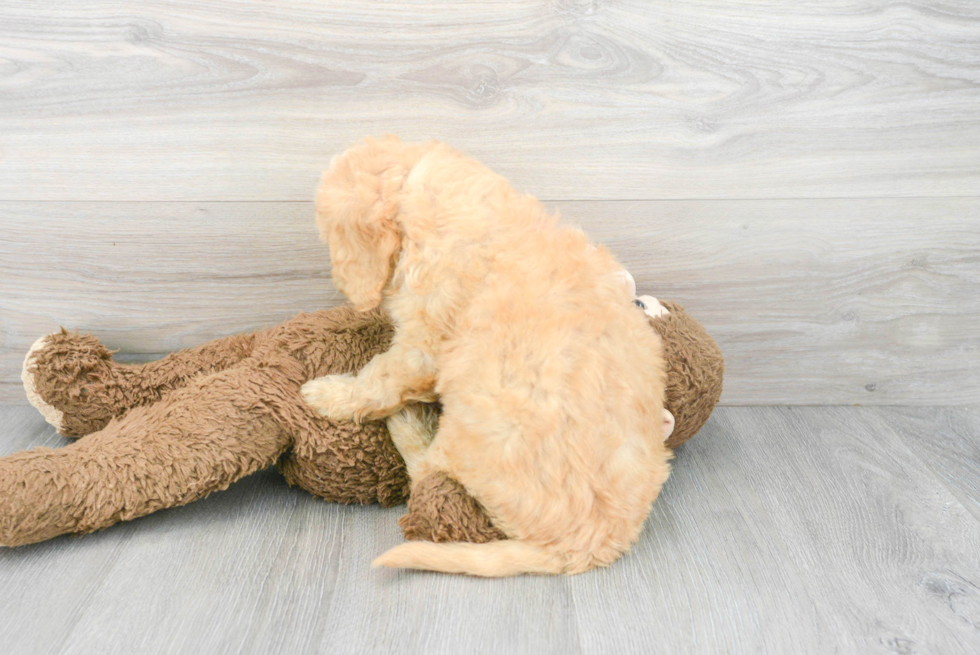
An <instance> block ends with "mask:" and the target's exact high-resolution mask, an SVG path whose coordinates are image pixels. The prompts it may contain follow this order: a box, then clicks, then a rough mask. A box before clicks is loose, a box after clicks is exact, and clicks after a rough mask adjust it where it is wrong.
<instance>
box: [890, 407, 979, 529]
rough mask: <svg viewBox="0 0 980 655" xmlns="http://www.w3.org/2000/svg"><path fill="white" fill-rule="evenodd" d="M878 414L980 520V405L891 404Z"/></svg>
mask: <svg viewBox="0 0 980 655" xmlns="http://www.w3.org/2000/svg"><path fill="white" fill-rule="evenodd" d="M876 416H877V418H878V420H880V421H883V422H884V423H885V424H886V425H888V426H889V427H891V428H892V429H894V430H895V432H897V433H898V434H900V435H901V436H902V439H903V440H904V441H905V444H906V445H907V446H908V447H909V449H910V450H912V451H914V452H915V453H916V454H917V455H918V456H919V457H921V458H922V461H924V462H925V463H926V464H927V465H928V466H929V468H930V469H931V470H932V471H933V473H935V475H936V477H938V478H939V479H940V480H942V481H943V484H945V485H946V486H947V487H948V488H949V490H950V491H952V492H953V495H954V496H956V499H957V500H959V501H960V503H962V504H963V506H964V507H966V508H967V510H969V511H970V512H971V513H972V514H973V516H974V517H975V518H976V519H977V520H978V521H980V408H978V407H957V408H950V407H937V408H933V409H930V410H919V409H909V408H905V407H890V408H888V409H887V410H883V411H881V412H878V413H876Z"/></svg>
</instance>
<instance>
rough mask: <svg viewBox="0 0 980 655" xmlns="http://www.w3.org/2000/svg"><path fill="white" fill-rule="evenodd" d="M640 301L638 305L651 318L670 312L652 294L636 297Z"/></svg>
mask: <svg viewBox="0 0 980 655" xmlns="http://www.w3.org/2000/svg"><path fill="white" fill-rule="evenodd" d="M637 300H639V301H640V302H641V303H642V306H641V307H640V308H641V309H642V310H643V313H644V314H646V315H647V316H650V317H652V318H659V317H661V316H667V315H669V314H670V312H669V311H667V308H666V307H664V306H663V305H661V304H660V301H659V300H657V299H656V298H654V297H653V296H640V297H639V298H637Z"/></svg>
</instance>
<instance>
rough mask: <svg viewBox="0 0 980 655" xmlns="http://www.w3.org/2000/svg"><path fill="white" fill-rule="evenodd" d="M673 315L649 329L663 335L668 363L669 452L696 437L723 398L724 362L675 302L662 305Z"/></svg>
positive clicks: (701, 329)
mask: <svg viewBox="0 0 980 655" xmlns="http://www.w3.org/2000/svg"><path fill="white" fill-rule="evenodd" d="M660 304H662V305H663V306H664V307H666V308H667V310H668V311H669V312H670V314H668V315H666V316H661V317H660V318H651V319H650V326H651V327H653V329H654V330H656V331H657V333H658V334H660V340H661V342H663V346H664V360H666V362H667V388H666V391H665V395H666V397H665V398H664V408H665V409H666V410H667V411H669V412H670V413H671V414H673V415H674V421H675V424H674V431H673V433H671V435H670V437H668V439H667V446H668V447H669V448H677V447H678V446H679V445H681V444H682V443H684V442H685V441H687V440H688V439H690V438H691V437H693V436H694V435H695V434H697V431H698V430H700V429H701V426H702V425H704V422H705V421H707V420H708V417H709V416H710V415H711V411H712V410H713V409H714V408H715V405H716V404H717V403H718V399H719V398H720V397H721V385H722V378H723V376H724V375H725V360H724V358H723V357H722V356H721V349H720V348H719V347H718V344H717V343H715V340H714V339H712V338H711V336H710V335H709V334H708V333H707V331H706V330H705V329H704V326H703V325H701V324H700V323H698V322H697V321H695V320H694V319H693V318H691V315H690V314H688V313H687V312H686V311H684V308H683V307H681V306H680V305H678V304H677V303H675V302H671V301H669V300H663V301H661V303H660Z"/></svg>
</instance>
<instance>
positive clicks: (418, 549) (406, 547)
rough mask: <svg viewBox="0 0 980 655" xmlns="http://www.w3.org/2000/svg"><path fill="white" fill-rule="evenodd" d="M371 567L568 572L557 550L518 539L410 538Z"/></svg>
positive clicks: (492, 574)
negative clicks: (440, 540) (450, 540)
mask: <svg viewBox="0 0 980 655" xmlns="http://www.w3.org/2000/svg"><path fill="white" fill-rule="evenodd" d="M372 566H387V567H389V568H396V569H421V570H424V571H441V572H443V573H465V574H467V575H478V576H481V577H485V578H503V577H507V576H511V575H520V574H522V573H551V574H555V573H566V572H568V566H567V564H566V562H565V559H564V558H563V557H560V556H559V555H558V554H557V553H554V552H552V551H550V550H548V549H546V548H544V547H542V546H535V545H534V544H530V543H528V542H526V541H518V540H516V539H504V540H501V541H491V542H488V543H484V544H472V543H467V542H457V543H439V544H436V543H432V542H429V541H410V542H407V543H404V544H401V545H400V546H395V547H394V548H392V549H391V550H389V551H388V552H386V553H384V554H383V555H381V557H379V558H377V559H376V560H374V562H373V563H372Z"/></svg>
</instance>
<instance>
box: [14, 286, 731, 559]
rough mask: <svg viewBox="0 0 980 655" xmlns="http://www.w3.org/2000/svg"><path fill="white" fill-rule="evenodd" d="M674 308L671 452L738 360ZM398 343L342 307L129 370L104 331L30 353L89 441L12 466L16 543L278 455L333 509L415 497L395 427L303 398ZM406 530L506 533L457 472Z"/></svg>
mask: <svg viewBox="0 0 980 655" xmlns="http://www.w3.org/2000/svg"><path fill="white" fill-rule="evenodd" d="M664 304H665V305H666V306H667V307H668V308H669V309H670V311H671V316H670V317H664V318H669V319H670V320H663V319H651V325H653V326H654V328H655V329H658V332H660V333H661V336H662V338H663V341H664V349H665V353H666V354H667V360H668V365H669V370H668V380H667V399H666V401H665V406H666V407H667V408H668V409H670V410H671V411H672V412H674V413H675V415H676V417H677V425H676V427H675V432H674V435H673V436H672V437H671V441H670V442H668V444H669V445H670V444H671V443H673V442H674V441H675V439H676V438H677V436H678V435H681V436H682V437H683V438H682V439H681V440H684V439H686V438H688V437H689V436H690V435H691V434H693V433H694V432H696V431H697V429H698V428H700V427H701V425H702V424H703V423H704V421H705V420H706V419H707V417H708V414H710V412H711V409H712V407H713V405H714V402H715V401H716V400H717V394H718V393H720V390H721V377H720V376H721V372H722V361H721V353H720V352H719V351H718V349H717V346H716V345H715V344H714V342H713V341H712V340H711V338H710V337H709V336H708V335H707V334H706V333H705V332H704V329H703V328H702V327H701V326H700V325H698V324H697V323H696V322H694V321H693V319H690V317H688V316H687V315H686V314H685V313H684V312H683V308H681V307H680V306H679V305H676V304H674V303H664ZM661 321H662V322H661ZM391 336H392V328H391V325H390V323H389V322H388V320H387V318H386V317H384V316H383V315H382V314H380V313H378V312H371V313H367V314H361V313H359V312H356V311H353V310H352V309H351V308H349V307H340V308H336V309H332V310H328V311H322V312H316V313H313V314H300V315H299V316H297V317H296V318H294V319H292V320H290V321H288V322H286V323H284V324H282V325H279V326H276V327H274V328H271V329H269V330H265V331H262V332H256V333H252V334H244V335H235V336H231V337H226V338H224V339H218V340H216V341H212V342H210V343H206V344H203V345H201V346H198V347H196V348H191V349H188V350H184V351H180V352H177V353H173V354H172V355H169V356H167V357H165V358H163V359H161V360H158V361H156V362H150V363H147V364H142V365H134V366H127V365H121V364H118V363H116V362H113V361H112V358H111V352H110V351H109V350H108V349H107V348H105V346H103V345H102V344H101V343H99V341H98V340H97V339H95V338H94V337H92V336H88V335H78V334H72V333H69V332H66V331H64V330H62V331H61V332H57V333H55V334H53V335H49V336H48V337H46V338H45V341H44V345H43V347H41V348H40V349H38V350H36V351H33V352H32V353H31V354H30V355H29V357H28V360H27V362H26V369H27V372H28V374H29V382H30V384H31V385H32V386H33V387H34V388H35V389H36V391H37V393H38V395H39V396H40V402H43V403H47V404H48V405H50V406H51V407H53V408H54V409H56V410H57V411H58V412H60V413H61V418H62V424H63V425H59V426H58V427H59V429H60V431H61V432H62V434H64V435H65V436H72V437H84V438H81V439H79V440H78V441H77V442H75V443H73V444H71V445H69V446H67V447H65V448H61V449H48V448H38V449H35V450H31V451H25V452H21V453H16V454H14V455H10V456H8V457H4V458H0V545H6V546H16V545H21V544H28V543H34V542H37V541H42V540H45V539H49V538H51V537H54V536H57V535H60V534H65V533H83V532H90V531H93V530H98V529H100V528H104V527H107V526H109V525H112V524H113V523H116V522H119V521H123V520H128V519H132V518H136V517H139V516H143V515H145V514H148V513H150V512H153V511H156V510H158V509H163V508H166V507H172V506H176V505H181V504H185V503H188V502H191V501H193V500H195V499H198V498H202V497H204V496H206V495H208V494H209V493H211V492H212V491H216V490H219V489H224V488H226V487H227V486H228V485H230V484H231V483H232V482H234V481H235V480H238V479H239V478H241V477H243V476H245V475H248V474H249V473H251V472H253V471H257V470H259V469H262V468H264V467H266V466H269V465H270V464H273V463H276V461H277V459H278V465H279V468H280V470H281V471H282V472H283V474H284V476H285V477H286V480H287V481H288V482H289V483H290V484H294V485H298V486H300V487H302V488H304V489H306V490H308V491H310V492H311V493H313V494H316V495H317V496H320V497H322V498H325V499H328V500H331V501H334V502H343V503H370V502H380V503H381V504H382V505H385V506H390V505H395V504H398V503H400V502H403V500H404V499H405V497H406V495H407V494H408V478H407V475H406V472H405V467H404V464H403V463H402V461H401V458H400V457H399V456H398V453H397V452H396V451H395V448H394V446H393V445H392V443H391V439H390V437H389V435H388V431H387V428H386V427H385V424H384V423H383V422H368V423H365V424H363V425H357V424H354V423H351V422H332V421H330V420H328V419H325V418H322V417H320V416H318V415H316V414H315V413H313V412H311V411H309V410H308V409H306V406H305V404H304V403H303V402H302V401H301V399H300V398H299V395H298V388H299V385H300V384H302V383H303V382H304V381H306V380H308V379H312V378H313V377H315V376H317V375H323V374H328V373H341V372H354V371H357V370H359V369H360V368H361V367H362V366H363V365H364V364H365V363H366V362H368V361H369V360H370V359H371V358H372V357H373V356H374V355H375V354H377V353H380V352H383V351H384V350H385V349H386V348H387V347H388V345H389V343H390V341H391ZM675 358H676V361H678V362H681V363H679V364H675V363H674V362H675ZM25 381H27V380H25ZM690 408H696V409H695V410H692V409H690ZM86 435H87V436H86ZM677 443H679V441H677ZM674 445H676V444H674ZM400 523H401V525H402V528H403V530H404V531H405V536H406V538H408V539H425V540H430V541H474V542H478V543H479V542H485V541H489V540H494V539H500V538H502V537H503V536H504V535H503V533H502V532H501V531H500V530H499V529H498V528H496V527H495V526H493V524H492V523H491V521H490V519H489V517H488V516H487V515H486V513H485V511H484V510H483V508H482V507H481V506H480V505H479V504H478V503H477V502H476V501H475V500H473V498H471V497H470V496H469V495H468V494H467V493H466V492H465V489H464V488H463V487H462V486H461V485H460V484H459V483H458V482H456V481H454V480H452V479H451V478H448V477H445V476H434V477H431V478H425V479H423V480H421V481H420V482H418V483H417V484H416V487H415V489H414V490H413V496H412V498H411V499H410V502H409V507H408V513H407V514H406V515H405V516H404V517H402V519H401V521H400Z"/></svg>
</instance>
